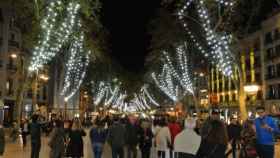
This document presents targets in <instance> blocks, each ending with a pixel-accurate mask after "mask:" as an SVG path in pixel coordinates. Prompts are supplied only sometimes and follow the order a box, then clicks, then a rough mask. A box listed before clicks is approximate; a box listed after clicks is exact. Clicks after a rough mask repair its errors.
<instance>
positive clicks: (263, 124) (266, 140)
mask: <svg viewBox="0 0 280 158" xmlns="http://www.w3.org/2000/svg"><path fill="white" fill-rule="evenodd" d="M256 110H257V114H258V115H259V117H258V118H257V119H256V120H255V127H256V134H257V152H258V154H259V156H260V158H273V157H274V145H275V142H274V134H275V133H280V131H279V128H278V126H277V124H276V121H275V120H274V119H273V118H272V117H270V116H268V115H267V113H266V112H265V108H264V107H263V106H261V107H257V109H256Z"/></svg>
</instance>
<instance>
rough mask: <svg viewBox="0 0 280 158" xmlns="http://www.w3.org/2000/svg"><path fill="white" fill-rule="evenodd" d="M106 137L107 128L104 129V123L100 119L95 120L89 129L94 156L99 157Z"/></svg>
mask: <svg viewBox="0 0 280 158" xmlns="http://www.w3.org/2000/svg"><path fill="white" fill-rule="evenodd" d="M106 138H107V130H106V129H104V124H103V123H102V122H101V121H100V120H96V122H95V123H94V124H93V127H92V129H91V130H90V140H91V144H92V150H93V153H94V158H101V157H102V153H103V147H104V144H105V141H106Z"/></svg>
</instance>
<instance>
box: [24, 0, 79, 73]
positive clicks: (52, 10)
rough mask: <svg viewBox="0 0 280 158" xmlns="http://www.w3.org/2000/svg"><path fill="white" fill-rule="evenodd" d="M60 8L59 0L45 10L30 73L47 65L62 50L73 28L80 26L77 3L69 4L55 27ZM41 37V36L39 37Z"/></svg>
mask: <svg viewBox="0 0 280 158" xmlns="http://www.w3.org/2000/svg"><path fill="white" fill-rule="evenodd" d="M61 7H63V6H62V2H61V1H60V0H58V1H56V2H51V3H50V6H49V7H48V9H47V16H46V18H45V19H43V20H42V22H41V23H42V24H41V29H42V39H41V40H39V42H38V44H37V46H35V48H34V50H33V56H32V58H31V64H30V67H29V70H30V71H36V70H38V69H40V68H42V67H43V65H44V64H46V63H48V62H49V61H50V60H51V59H52V58H53V57H54V56H55V55H56V54H57V53H58V52H59V51H60V49H61V48H62V46H63V45H64V44H65V42H67V41H68V40H69V38H70V35H71V34H72V33H73V32H74V26H75V25H78V26H80V25H81V24H80V22H77V14H78V11H79V9H80V4H79V3H78V2H70V3H68V5H67V7H66V8H67V9H66V15H65V16H64V18H63V20H62V23H59V25H57V21H58V19H57V18H58V12H59V10H60V8H61ZM40 37H41V36H40Z"/></svg>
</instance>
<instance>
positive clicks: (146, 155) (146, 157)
mask: <svg viewBox="0 0 280 158" xmlns="http://www.w3.org/2000/svg"><path fill="white" fill-rule="evenodd" d="M150 153H151V149H141V155H142V158H150Z"/></svg>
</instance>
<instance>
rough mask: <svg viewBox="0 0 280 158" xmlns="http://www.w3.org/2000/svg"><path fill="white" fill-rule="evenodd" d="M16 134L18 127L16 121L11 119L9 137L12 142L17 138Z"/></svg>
mask: <svg viewBox="0 0 280 158" xmlns="http://www.w3.org/2000/svg"><path fill="white" fill-rule="evenodd" d="M18 135H19V128H18V124H17V122H16V121H13V123H12V129H11V135H10V137H11V139H12V142H13V143H15V142H16V140H17V138H18Z"/></svg>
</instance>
